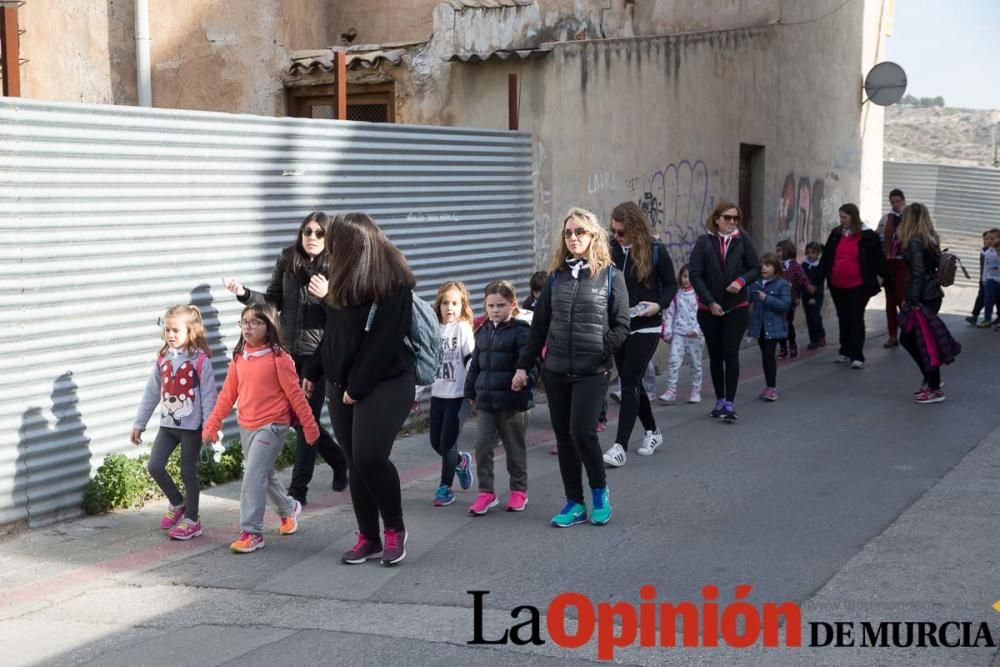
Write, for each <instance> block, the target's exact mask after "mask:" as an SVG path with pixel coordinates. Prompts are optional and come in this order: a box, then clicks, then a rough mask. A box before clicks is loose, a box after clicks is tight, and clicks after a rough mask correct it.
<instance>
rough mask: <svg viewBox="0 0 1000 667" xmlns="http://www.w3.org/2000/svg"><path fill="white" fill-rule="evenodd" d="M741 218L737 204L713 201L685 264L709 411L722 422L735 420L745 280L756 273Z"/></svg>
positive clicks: (747, 313) (746, 315) (744, 325)
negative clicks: (707, 379) (708, 376)
mask: <svg viewBox="0 0 1000 667" xmlns="http://www.w3.org/2000/svg"><path fill="white" fill-rule="evenodd" d="M742 219H743V214H742V212H741V211H740V208H739V206H736V205H735V204H731V203H729V202H721V203H720V204H719V205H718V206H716V207H715V210H714V211H712V215H711V216H710V217H709V218H708V220H707V221H706V222H705V227H707V228H708V233H707V234H703V235H702V236H700V237H698V240H697V241H695V244H694V249H693V250H692V251H691V261H690V264H689V265H688V275H689V276H690V277H691V285H692V286H693V287H694V290H695V292H696V293H697V294H698V301H699V303H698V325H699V326H700V327H701V330H702V333H704V334H705V345H706V347H707V348H708V358H709V368H710V370H711V373H712V386H713V387H714V388H715V407H714V408H712V412H711V413H710V416H711V417H713V418H715V419H723V420H725V421H728V422H735V421H736V406H735V404H734V401H735V400H736V388H737V386H738V385H739V383H740V345H741V343H742V342H743V335H744V334H745V333H746V330H747V323H748V322H749V321H750V308H749V306H750V301H749V299H748V297H747V285H749V284H750V283H752V282H753V281H755V280H757V278H759V277H760V260H759V259H758V258H757V250H756V249H755V248H754V247H753V243H752V242H751V241H750V237H749V236H747V235H746V233H745V232H744V231H743V229H742V226H741V221H742Z"/></svg>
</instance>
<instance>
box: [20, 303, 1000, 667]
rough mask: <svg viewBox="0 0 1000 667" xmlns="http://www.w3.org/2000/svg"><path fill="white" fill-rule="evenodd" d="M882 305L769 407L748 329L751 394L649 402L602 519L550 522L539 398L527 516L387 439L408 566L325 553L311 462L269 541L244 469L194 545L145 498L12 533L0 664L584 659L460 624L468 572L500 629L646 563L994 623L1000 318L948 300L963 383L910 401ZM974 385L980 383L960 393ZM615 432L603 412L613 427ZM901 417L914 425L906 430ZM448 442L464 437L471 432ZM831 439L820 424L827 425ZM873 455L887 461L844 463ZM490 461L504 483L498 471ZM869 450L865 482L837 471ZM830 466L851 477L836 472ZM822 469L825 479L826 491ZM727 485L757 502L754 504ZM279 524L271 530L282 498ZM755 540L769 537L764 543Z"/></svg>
mask: <svg viewBox="0 0 1000 667" xmlns="http://www.w3.org/2000/svg"><path fill="white" fill-rule="evenodd" d="M876 308H877V305H876V304H875V303H874V302H873V304H872V308H871V309H870V311H869V314H868V315H869V318H868V319H869V321H870V322H871V324H872V325H873V326H872V328H871V329H870V332H869V334H870V335H869V342H868V345H867V347H866V354H867V355H868V356H869V359H870V362H869V364H868V368H867V369H866V370H865V371H863V372H857V371H848V370H846V369H843V368H842V367H840V366H837V365H834V364H830V363H829V361H830V358H832V356H833V355H834V354H835V345H834V346H832V347H830V346H828V347H827V348H826V349H825V350H821V351H818V352H809V353H806V354H804V355H803V357H802V358H801V359H800V360H798V361H795V362H784V363H781V364H780V366H779V384H780V386H781V387H782V388H783V389H782V392H783V393H782V400H781V401H779V403H777V404H773V405H768V404H763V403H760V402H755V401H753V400H752V398H751V397H753V396H755V395H756V393H757V391H758V390H759V386H760V361H759V355H758V353H757V352H756V350H755V349H752V348H751V349H748V350H745V351H744V353H743V360H744V366H743V368H744V372H743V376H742V377H743V382H742V386H741V390H740V400H741V403H740V405H742V406H744V409H745V413H744V412H743V411H742V410H741V415H742V416H743V419H742V420H741V422H740V424H738V425H737V426H735V427H727V426H721V425H717V424H714V423H708V422H710V421H711V420H707V419H705V417H704V413H705V412H707V410H708V409H709V408H710V405H708V403H709V402H710V401H706V402H705V403H703V404H701V405H698V406H687V405H679V406H674V407H669V408H664V407H658V408H656V415H657V419H658V421H659V423H660V424H661V428H663V430H664V431H665V432H666V433H667V434H668V443H667V445H666V446H665V447H664V450H665V451H664V452H663V453H658V454H657V455H656V456H654V457H649V458H645V459H643V457H632V458H631V459H630V462H629V465H628V466H626V468H624V469H622V470H620V471H611V472H609V485H610V486H611V488H612V491H613V496H612V498H613V503H614V505H615V509H616V516H615V518H614V519H613V521H612V523H611V524H610V525H609V526H607V527H606V528H605V529H593V528H592V527H580V528H578V529H572V530H568V531H556V530H555V529H550V528H548V527H547V526H546V525H545V520H546V519H547V517H548V516H549V515H550V514H551V512H552V511H553V508H555V507H557V506H558V504H559V503H560V500H559V498H560V495H561V484H560V482H559V476H558V471H557V465H556V460H555V457H552V456H549V455H548V453H547V449H548V446H549V444H550V441H551V432H550V426H549V424H548V415H547V410H546V408H545V406H540V407H539V408H537V409H536V410H534V411H533V413H532V415H531V428H530V431H529V435H530V441H529V442H530V444H531V445H532V446H533V448H532V450H531V451H530V452H529V471H530V476H531V481H530V489H531V490H530V493H531V505H530V506H529V509H528V511H527V512H525V513H523V515H513V514H504V513H497V514H491V515H490V516H488V517H485V518H482V519H475V518H471V517H469V516H468V515H467V514H465V511H464V510H465V506H466V505H467V504H468V503H469V502H471V500H472V498H473V497H474V494H475V489H472V490H470V491H468V492H460V493H459V494H458V495H459V499H458V501H457V502H456V504H455V505H454V506H452V507H450V508H442V509H437V508H432V507H430V500H431V497H432V495H433V490H434V488H435V487H436V483H437V474H438V469H439V459H438V458H437V457H436V455H434V453H433V452H432V451H431V449H430V447H429V445H428V443H427V438H426V435H415V436H411V437H408V438H403V439H401V440H400V441H399V442H398V443H397V446H396V448H395V450H394V454H393V458H394V460H395V461H396V464H397V466H398V467H399V469H400V473H401V476H402V479H403V482H404V508H405V512H406V520H407V525H408V527H409V528H410V530H411V532H412V538H413V539H412V540H411V543H410V545H409V547H408V551H409V555H408V557H407V560H406V561H405V562H404V563H403V565H402V566H400V567H399V568H392V569H387V568H381V567H378V566H375V565H372V566H370V567H369V566H359V567H346V566H342V565H340V564H339V563H337V557H338V556H339V554H340V552H341V551H343V550H344V549H346V548H348V547H349V546H350V545H351V544H352V543H353V538H354V536H353V529H354V520H353V514H352V512H351V510H350V507H349V505H348V504H347V502H348V501H347V498H346V494H334V493H332V492H330V491H329V483H330V475H329V471H328V470H327V469H325V467H318V468H317V475H316V479H315V480H314V484H313V487H312V490H311V493H310V504H309V506H308V508H307V511H306V513H305V514H304V516H303V519H302V529H301V530H300V532H299V534H297V535H294V536H290V537H287V538H279V537H278V536H277V535H276V534H275V533H273V532H271V533H269V534H268V536H267V539H268V542H269V544H268V547H267V548H266V549H264V550H263V551H261V552H258V553H256V554H252V555H249V556H233V555H230V554H229V553H228V550H227V549H226V547H227V545H228V543H229V541H231V539H232V538H233V536H234V535H235V532H236V530H237V528H236V524H237V518H238V493H239V487H238V485H237V484H229V485H224V486H220V487H216V488H213V489H211V490H209V491H207V492H205V493H204V494H203V501H202V503H203V504H202V507H203V510H202V512H203V523H204V524H205V525H206V528H207V530H206V535H205V536H204V537H202V538H198V539H195V540H193V541H191V542H189V543H177V542H169V541H166V540H165V538H164V535H163V534H162V533H161V532H160V531H159V530H158V529H157V527H156V524H157V522H158V519H159V516H160V515H161V512H162V509H163V508H162V503H159V502H154V503H152V504H151V505H150V506H149V507H147V508H144V509H142V510H137V511H128V512H118V513H114V514H109V515H105V516H100V517H91V518H87V519H81V520H77V521H70V522H65V523H62V524H59V525H55V526H51V527H49V528H46V529H41V530H36V531H31V532H28V533H25V534H22V535H18V536H14V537H12V538H9V539H6V540H4V541H3V542H0V662H2V663H3V664H4V665H22V664H23V665H27V664H60V665H63V664H100V665H114V664H123V665H124V664H130V665H135V664H155V665H159V664H163V663H165V662H172V663H179V664H192V665H218V664H226V663H227V662H230V661H233V662H234V664H235V661H239V664H265V663H274V662H278V663H295V664H309V663H319V662H323V663H330V662H333V663H336V664H346V663H349V662H354V663H357V664H381V663H384V662H389V661H394V662H398V663H401V664H414V665H424V664H444V663H448V662H455V661H460V660H461V661H476V662H477V663H481V664H491V665H492V664H498V665H505V664H511V665H514V664H517V665H521V664H543V665H544V664H584V663H587V662H589V661H591V660H593V659H594V658H595V647H594V645H593V643H591V644H588V645H587V646H585V647H583V648H581V649H579V650H577V651H571V650H566V649H561V648H559V647H557V646H555V645H554V644H552V643H551V642H549V643H546V644H544V645H541V646H528V647H515V646H504V647H499V646H497V647H474V646H469V645H467V642H468V641H469V639H471V622H472V621H471V619H472V615H471V601H470V599H469V596H468V595H467V594H466V593H465V591H466V590H467V589H470V588H481V589H488V590H491V591H493V593H492V595H491V599H490V600H489V601H488V603H487V608H486V610H485V612H484V622H485V623H484V624H485V627H487V628H489V630H488V634H490V635H493V636H495V635H496V634H497V633H498V632H499V631H500V630H501V629H503V628H506V627H508V626H509V625H510V623H511V616H510V613H509V612H510V609H511V608H512V607H513V606H514V604H517V603H518V602H519V601H520V602H524V603H529V602H530V603H533V604H538V601H539V600H545V599H548V598H550V597H551V593H550V591H558V590H579V591H582V592H585V593H589V594H591V595H593V596H594V599H595V600H598V599H600V600H607V599H616V598H620V599H624V600H637V599H638V598H637V590H638V587H639V586H640V585H641V584H642V583H653V584H655V585H656V586H657V589H658V590H659V591H661V595H662V596H663V600H664V601H666V600H680V599H692V600H699V599H700V598H697V597H691V591H696V590H700V588H699V587H700V585H702V584H705V583H711V582H715V583H718V584H719V585H720V589H721V594H722V598H721V600H722V602H723V604H725V602H726V601H728V600H731V599H732V598H731V595H732V583H738V582H741V581H742V582H747V583H751V584H753V585H754V587H755V589H756V592H755V593H754V595H753V596H752V601H753V602H755V603H757V602H758V601H760V600H763V599H774V600H785V599H792V600H795V601H797V602H799V603H800V605H801V608H802V616H803V620H804V622H809V621H823V622H833V621H836V620H841V619H844V620H848V619H849V620H855V621H862V620H867V621H874V622H879V621H894V620H900V621H903V620H918V621H937V622H939V623H940V622H944V621H951V620H955V621H961V620H968V621H988V622H990V624H991V627H992V629H993V632H994V634H993V636H994V639H996V640H998V641H1000V624H998V623H997V622H996V621H1000V614H997V612H995V611H993V610H992V609H991V608H990V605H991V604H992V603H993V602H994V601H995V600H996V599H997V598H1000V568H998V567H997V566H998V560H1000V539H998V538H997V537H996V535H995V533H994V532H993V531H992V530H991V528H992V527H993V526H995V525H997V524H998V521H997V519H998V518H1000V517H998V515H1000V509H997V507H996V503H995V500H994V498H995V495H994V493H992V492H994V490H995V489H996V486H997V478H998V477H1000V429H998V427H1000V415H998V414H997V413H996V411H995V410H994V411H993V412H992V413H990V412H985V411H984V409H986V408H988V406H989V405H990V402H989V401H988V400H987V398H988V394H989V392H990V391H992V393H993V396H994V401H993V405H995V403H996V401H995V399H996V398H997V393H998V392H997V386H998V385H997V384H996V383H993V384H992V385H990V384H989V383H988V380H990V379H993V378H995V377H996V371H995V368H996V366H995V364H994V365H993V367H992V370H990V369H988V368H987V367H986V366H985V365H984V364H980V363H978V362H979V361H980V360H982V359H989V358H991V355H993V354H995V351H996V349H997V348H996V345H997V344H1000V334H995V333H994V332H992V331H978V330H973V329H972V328H971V327H966V326H965V325H964V323H962V322H961V321H960V320H959V319H958V318H957V317H954V316H951V317H949V318H948V322H949V325H950V326H952V327H953V331H954V332H955V334H956V335H957V336H958V337H959V338H960V340H961V342H962V343H963V345H964V346H965V351H964V352H963V355H962V357H961V358H960V360H959V362H958V363H957V364H956V365H955V366H954V367H949V368H948V369H947V370H946V372H945V379H946V381H947V384H948V392H949V396H950V397H953V400H952V401H950V402H948V403H944V404H941V405H937V406H914V405H913V404H912V403H910V402H909V401H908V397H907V395H906V392H907V391H908V390H907V389H906V387H908V386H909V385H910V384H913V382H911V378H913V377H914V376H915V369H914V368H913V365H912V362H911V361H910V360H909V358H908V356H906V353H905V352H904V351H902V350H898V349H896V350H883V349H882V348H881V343H882V341H883V340H884V325H883V326H882V327H881V328H879V327H878V326H877V325H878V324H879V323H884V316H883V315H882V314H881V312H880V311H879V310H876ZM963 314H964V313H963ZM834 324H835V323H834ZM831 329H832V328H831ZM879 331H881V332H882V333H881V335H880V334H879ZM831 334H832V335H831V337H830V340H834V338H835V332H834V331H831ZM706 375H707V374H706ZM707 381H708V378H707V377H706V382H707ZM684 382H685V380H684V379H682V385H681V386H682V387H685V386H686V384H684ZM851 386H853V387H854V388H853V389H849V388H848V387H851ZM845 392H847V393H845ZM708 394H709V395H710V394H711V392H710V391H709V392H708ZM853 395H856V398H855V397H852V396H853ZM818 397H827V398H828V399H829V400H827V401H826V402H825V403H817V402H816V401H817V400H822V399H818ZM980 397H981V398H982V399H983V400H982V403H981V404H971V403H969V401H970V400H975V399H977V398H980ZM807 402H808V404H809V405H810V406H811V407H810V410H809V411H808V412H807V411H803V409H802V406H803V404H805V403H807ZM863 405H868V406H870V408H869V411H867V412H866V411H864V409H863V408H861V407H860V406H863ZM859 410H861V411H859ZM872 411H875V412H874V413H872ZM768 415H773V417H769V416H768ZM845 415H847V416H848V419H847V420H846V421H844V420H843V417H844V416H845ZM615 416H616V415H615V413H614V412H613V413H612V415H611V417H612V419H614V418H615ZM838 418H839V420H838ZM854 422H858V423H859V424H860V425H859V426H858V427H857V428H854V426H855V424H854ZM830 424H836V425H837V426H836V432H833V431H832V429H831V427H830V426H829V425H830ZM613 430H614V424H613V423H612V424H611V425H609V432H608V433H606V434H604V437H603V438H602V441H603V442H604V443H605V446H607V445H608V444H610V440H611V439H613ZM806 432H812V433H815V434H816V438H817V443H816V444H815V445H812V446H810V447H809V448H808V450H806V449H805V448H804V447H802V446H801V444H805V443H804V442H803V443H801V444H800V438H801V437H802V435H801V433H806ZM866 433H867V434H868V436H869V437H870V438H871V440H870V442H865V441H864V438H865V435H864V434H866ZM914 433H923V434H926V437H927V441H924V442H916V441H911V438H913V437H914V436H913V435H912V434H914ZM949 433H954V439H953V441H949V439H948V434H949ZM893 434H898V437H900V438H902V440H899V441H893V437H894V436H893ZM904 434H905V435H904ZM639 435H641V433H638V434H636V435H634V439H633V442H635V441H636V440H637V437H638V436H639ZM462 437H463V442H465V443H470V442H471V439H472V437H473V433H472V429H470V428H468V427H467V428H466V431H465V432H464V433H463V436H462ZM823 438H825V442H827V443H828V445H824V446H819V443H820V440H821V439H823ZM840 443H842V444H840ZM866 450H871V451H873V453H877V455H878V458H874V459H872V461H871V462H865V463H864V465H863V466H862V467H861V468H857V467H856V466H855V467H852V466H854V464H855V463H856V461H855V460H856V459H857V457H858V456H859V455H864V454H862V453H863V452H865V451H866ZM796 452H800V453H799V454H796ZM837 452H840V453H839V454H837ZM831 453H833V454H832V456H831ZM839 457H843V458H839ZM502 461H503V459H502V457H501V458H498V469H497V488H498V489H504V488H505V484H506V475H505V472H504V471H503V470H502V467H503V465H502ZM867 468H870V472H871V473H873V474H874V477H871V478H867V477H866V478H864V479H862V478H855V479H852V476H854V477H856V476H857V475H858V474H859V473H858V472H855V471H860V473H861V474H862V475H864V472H865V470H866V469H867ZM839 469H844V470H846V471H848V475H847V476H846V477H843V476H841V477H838V475H842V474H843V473H841V472H840V470H839ZM776 473H777V474H776ZM284 477H285V479H287V472H286V473H285V474H284ZM824 478H827V479H835V480H836V484H834V485H833V486H829V485H827V486H824V484H822V483H820V480H823V479H824ZM838 487H839V488H840V489H841V493H840V495H836V493H837V492H836V491H835V489H837V488H838ZM831 493H832V494H833V495H827V494H831ZM824 498H828V500H826V501H824ZM706 499H707V500H708V501H709V502H708V504H706ZM824 505H825V507H826V511H822V508H823V507H824ZM741 506H744V507H745V508H746V510H749V512H748V514H747V515H746V516H745V517H744V516H742V512H741V510H740V509H739V508H740V507H741ZM866 507H867V510H866ZM838 510H839V511H838ZM866 514H870V516H866ZM268 522H269V523H268V528H269V529H275V528H276V527H277V519H276V518H275V517H274V515H273V514H270V513H269V515H268ZM692 522H693V523H692ZM734 522H735V523H734ZM744 524H745V525H744ZM694 526H696V528H694V530H696V531H697V532H695V533H692V532H691V531H692V527H694ZM858 527H860V528H858ZM769 535H771V536H778V535H780V536H781V540H782V541H781V542H780V543H774V544H772V543H770V542H768V540H769V539H771V538H768V537H767V536H769ZM657 536H659V537H657ZM591 553H592V555H588V554H591ZM512 555H515V556H513V557H514V558H516V562H515V561H511V560H510V559H511V558H512ZM594 558H597V559H598V560H597V562H594ZM563 559H565V560H567V563H568V564H571V565H570V569H567V567H566V566H563V565H562V564H561V563H560V560H563ZM726 568H728V569H726ZM729 570H731V572H730V571H729ZM713 572H714V573H715V574H712V573H713ZM679 579H684V581H680V580H679ZM688 579H690V581H688ZM685 596H687V597H686V598H685ZM759 596H763V597H759ZM544 623H545V620H544V619H542V624H543V625H542V627H543V628H544V627H545V626H544ZM805 639H806V640H807V641H808V634H806V635H805ZM192 647H193V649H192ZM615 655H616V658H617V660H618V661H619V662H622V663H625V664H642V665H658V664H667V663H670V664H706V665H709V664H711V665H715V664H723V663H725V664H728V663H735V664H768V665H771V664H830V665H835V664H836V665H840V664H983V665H986V664H990V663H991V662H992V661H993V660H994V659H995V657H996V655H997V652H996V650H995V649H989V648H973V649H960V648H956V649H899V650H896V649H849V648H839V649H834V648H816V649H778V650H772V649H763V648H750V649H745V650H733V649H724V648H714V649H669V650H667V649H664V650H659V651H656V650H650V649H642V648H638V647H631V648H627V649H620V650H619V651H617V652H616V654H615Z"/></svg>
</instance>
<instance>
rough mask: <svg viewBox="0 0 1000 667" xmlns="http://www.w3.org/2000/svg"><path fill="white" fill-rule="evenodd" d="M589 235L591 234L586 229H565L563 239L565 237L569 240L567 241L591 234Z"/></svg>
mask: <svg viewBox="0 0 1000 667" xmlns="http://www.w3.org/2000/svg"><path fill="white" fill-rule="evenodd" d="M589 233H590V232H588V231H587V230H586V229H584V228H583V227H574V228H573V229H564V230H563V237H565V238H567V239H571V238H573V237H574V236H575V237H576V238H580V237H581V236H583V235H584V234H589Z"/></svg>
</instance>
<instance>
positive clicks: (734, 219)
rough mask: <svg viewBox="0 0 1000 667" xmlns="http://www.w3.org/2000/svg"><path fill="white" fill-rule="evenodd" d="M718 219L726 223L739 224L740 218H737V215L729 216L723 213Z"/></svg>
mask: <svg viewBox="0 0 1000 667" xmlns="http://www.w3.org/2000/svg"><path fill="white" fill-rule="evenodd" d="M719 217H720V218H722V219H723V220H725V221H726V222H739V221H740V216H738V215H729V214H728V213H723V214H722V215H720V216H719Z"/></svg>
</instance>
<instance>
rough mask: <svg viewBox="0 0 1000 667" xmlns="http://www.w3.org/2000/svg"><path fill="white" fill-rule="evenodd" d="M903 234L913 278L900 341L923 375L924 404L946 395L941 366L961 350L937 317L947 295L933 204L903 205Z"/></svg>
mask: <svg viewBox="0 0 1000 667" xmlns="http://www.w3.org/2000/svg"><path fill="white" fill-rule="evenodd" d="M897 234H898V237H899V243H900V252H901V253H902V256H903V261H904V262H905V263H906V269H907V279H908V281H907V283H906V290H905V294H904V296H905V302H904V304H903V308H902V312H901V313H900V316H899V329H900V334H899V343H900V344H901V345H902V346H903V347H904V348H906V351H907V352H909V353H910V356H911V357H913V360H914V361H915V362H916V363H917V367H918V368H919V369H920V373H921V375H922V376H923V382H922V383H921V385H920V388H919V389H918V390H917V391H915V392H914V393H913V400H914V401H915V402H917V403H920V404H928V403H941V402H942V401H944V400H945V396H944V392H943V391H942V390H941V366H942V365H943V364H948V363H951V361H953V360H954V358H955V355H957V354H958V352H959V351H960V350H961V348H960V347H959V346H958V343H956V342H955V341H954V339H953V338H952V337H951V334H950V333H948V329H947V327H945V325H944V323H943V322H942V321H941V320H940V318H938V316H937V313H938V311H939V310H941V302H942V300H943V299H944V291H942V289H941V286H940V285H939V284H938V269H939V267H940V264H941V241H940V239H939V238H938V235H937V232H936V231H935V230H934V223H933V222H932V221H931V216H930V213H928V212H927V207H926V206H924V205H923V204H920V203H917V202H914V203H912V204H910V205H908V206H907V207H906V208H905V209H903V218H902V221H901V222H900V224H899V229H898V230H897Z"/></svg>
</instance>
